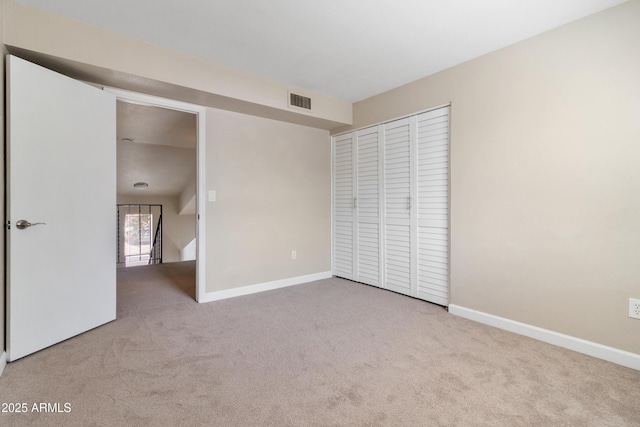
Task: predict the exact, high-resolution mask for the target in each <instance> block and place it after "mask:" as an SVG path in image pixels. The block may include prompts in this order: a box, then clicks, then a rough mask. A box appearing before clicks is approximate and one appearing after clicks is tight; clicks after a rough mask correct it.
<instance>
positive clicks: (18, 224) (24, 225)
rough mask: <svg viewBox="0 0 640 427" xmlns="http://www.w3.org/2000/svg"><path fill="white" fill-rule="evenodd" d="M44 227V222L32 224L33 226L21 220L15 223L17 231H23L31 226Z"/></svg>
mask: <svg viewBox="0 0 640 427" xmlns="http://www.w3.org/2000/svg"><path fill="white" fill-rule="evenodd" d="M40 224H42V225H46V224H45V223H44V222H34V223H33V224H32V223H30V222H29V221H27V220H26V219H21V220H18V221H17V222H16V228H17V229H18V230H24V229H25V228H29V227H31V226H32V225H40Z"/></svg>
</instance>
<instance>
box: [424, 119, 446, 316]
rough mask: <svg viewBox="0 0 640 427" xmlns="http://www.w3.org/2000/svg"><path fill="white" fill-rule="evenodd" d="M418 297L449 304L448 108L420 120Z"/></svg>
mask: <svg viewBox="0 0 640 427" xmlns="http://www.w3.org/2000/svg"><path fill="white" fill-rule="evenodd" d="M416 140H417V162H416V169H417V180H416V184H417V190H418V204H417V207H418V221H417V224H418V236H417V237H418V239H417V242H418V243H417V245H418V271H417V282H418V285H417V295H416V296H417V297H418V298H420V299H424V300H427V301H431V302H434V303H436V304H440V305H445V306H446V305H448V304H449V269H448V265H449V260H448V253H449V245H448V241H449V107H444V108H440V109H437V110H434V111H429V112H427V113H423V114H420V115H418V116H417V138H416Z"/></svg>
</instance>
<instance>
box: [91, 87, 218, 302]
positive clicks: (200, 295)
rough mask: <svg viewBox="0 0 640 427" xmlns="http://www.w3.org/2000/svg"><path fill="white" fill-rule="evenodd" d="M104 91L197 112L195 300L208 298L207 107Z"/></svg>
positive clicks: (120, 97) (121, 97) (109, 89)
mask: <svg viewBox="0 0 640 427" xmlns="http://www.w3.org/2000/svg"><path fill="white" fill-rule="evenodd" d="M103 90H104V91H105V92H108V93H111V94H113V95H115V97H116V99H117V100H119V101H125V102H129V103H133V104H140V105H146V106H151V107H160V108H167V109H170V110H177V111H183V112H186V113H192V114H195V115H196V126H197V141H196V301H197V302H205V301H206V298H205V295H206V291H205V277H206V275H205V265H206V263H205V259H206V258H205V247H206V245H205V235H206V233H205V218H206V216H205V210H206V209H205V197H204V195H205V191H204V189H205V188H206V184H205V183H206V179H205V164H206V162H205V146H206V143H205V142H206V139H205V128H206V114H207V109H206V107H204V106H202V105H196V104H190V103H187V102H182V101H176V100H174V99H168V98H161V97H158V96H153V95H146V94H143V93H139V92H132V91H128V90H124V89H117V88H113V87H108V86H104V87H103Z"/></svg>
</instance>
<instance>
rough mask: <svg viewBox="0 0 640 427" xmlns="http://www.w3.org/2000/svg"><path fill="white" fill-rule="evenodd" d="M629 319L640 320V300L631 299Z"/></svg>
mask: <svg viewBox="0 0 640 427" xmlns="http://www.w3.org/2000/svg"><path fill="white" fill-rule="evenodd" d="M629 317H633V318H634V319H640V299H633V298H629Z"/></svg>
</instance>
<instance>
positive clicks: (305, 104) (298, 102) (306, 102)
mask: <svg viewBox="0 0 640 427" xmlns="http://www.w3.org/2000/svg"><path fill="white" fill-rule="evenodd" d="M289 105H291V106H292V107H299V108H304V109H306V110H311V98H307V97H306V96H302V95H296V94H295V93H289Z"/></svg>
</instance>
